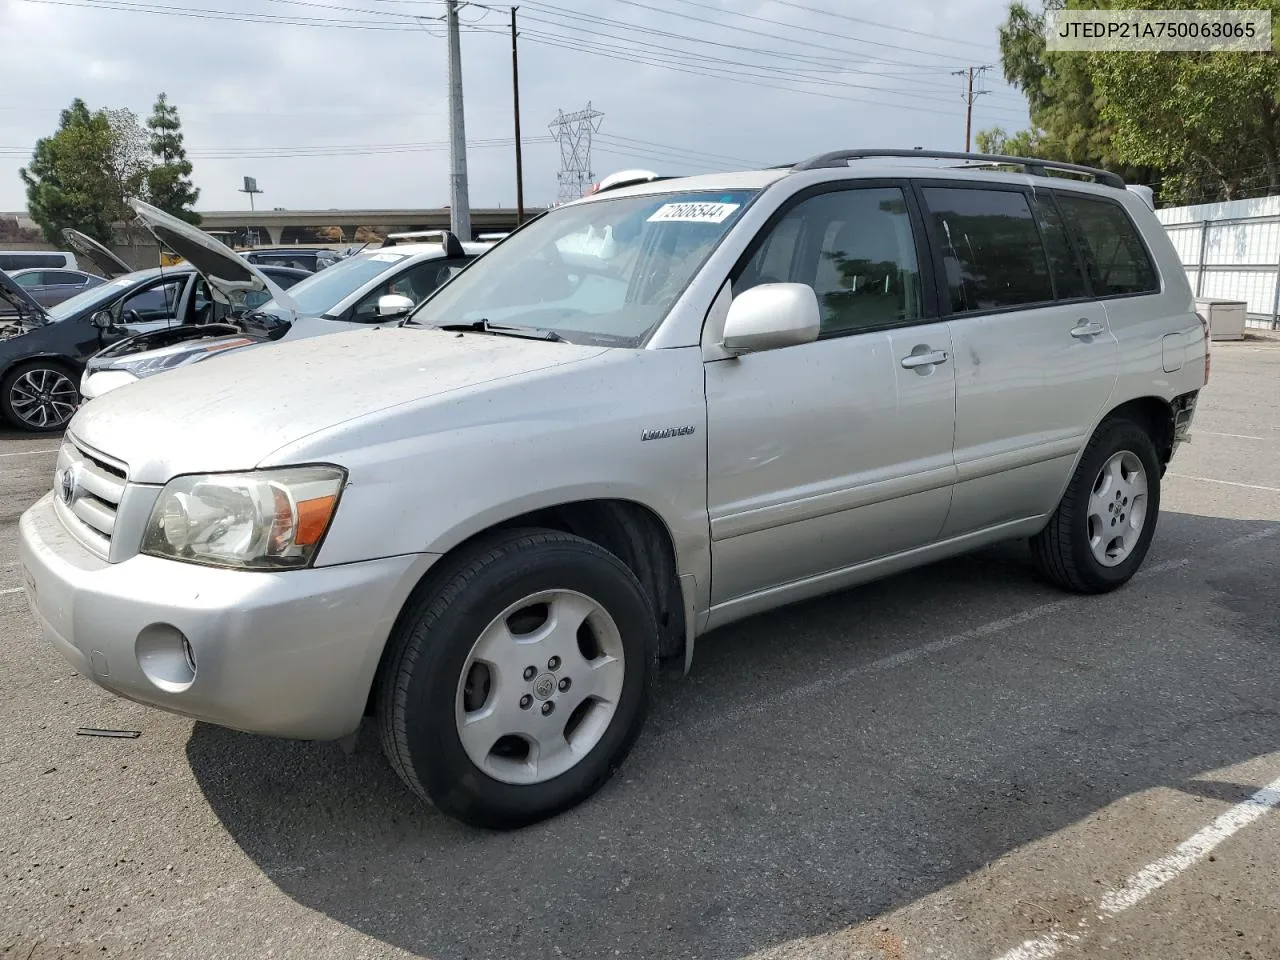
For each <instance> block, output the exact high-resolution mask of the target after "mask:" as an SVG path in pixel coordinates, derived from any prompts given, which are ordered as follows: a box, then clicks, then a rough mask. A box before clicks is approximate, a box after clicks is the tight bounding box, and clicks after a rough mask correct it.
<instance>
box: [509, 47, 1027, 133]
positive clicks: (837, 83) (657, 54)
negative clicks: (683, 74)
mask: <svg viewBox="0 0 1280 960" xmlns="http://www.w3.org/2000/svg"><path fill="white" fill-rule="evenodd" d="M571 29H572V28H571ZM523 35H524V36H525V37H526V38H527V39H528V40H529V41H530V42H532V43H544V44H548V45H552V46H556V45H560V46H564V45H566V44H577V45H579V47H580V48H587V47H590V48H592V50H593V51H594V52H604V53H608V54H610V55H614V54H621V55H625V54H631V55H633V56H635V57H642V58H644V59H638V60H636V61H635V62H642V63H647V64H649V65H652V66H658V65H666V64H678V65H680V66H683V67H689V68H692V69H694V70H700V71H703V72H702V73H700V74H699V75H702V76H713V77H720V76H723V75H725V74H728V75H731V76H738V77H747V78H752V79H756V80H770V81H771V80H791V81H794V82H797V83H808V84H814V85H817V86H824V87H831V88H850V89H862V90H869V91H872V92H874V93H879V94H882V95H884V96H886V97H892V96H902V97H909V98H911V99H912V100H923V101H926V102H932V103H939V104H942V103H948V102H950V100H949V98H947V97H942V96H927V95H925V92H924V91H922V90H920V89H912V88H902V89H895V88H893V87H887V86H878V85H875V84H868V83H854V82H852V81H848V80H838V79H833V78H830V77H812V76H809V75H807V74H804V73H799V72H795V71H789V70H786V69H783V68H776V67H772V66H768V65H762V64H753V63H747V62H745V61H741V60H731V59H728V58H724V57H714V56H711V55H709V54H701V55H698V54H694V53H692V52H689V53H686V52H685V51H682V50H672V49H670V48H669V47H661V46H659V45H656V44H648V43H644V42H643V41H632V40H629V39H626V38H617V39H619V40H620V41H621V43H622V44H623V45H621V46H620V45H618V44H614V43H608V42H606V41H601V40H588V39H585V38H582V37H576V36H556V35H554V34H548V33H544V32H541V31H537V30H527V29H526V30H525V31H524V32H523ZM632 44H634V45H640V46H643V47H653V48H655V49H653V50H650V49H638V50H633V49H632V48H631V46H630V45H632ZM587 52H592V51H587ZM624 59H625V57H624ZM715 64H721V65H723V66H725V67H737V68H742V69H737V70H725V69H715V70H713V65H715ZM709 70H710V71H712V72H709V73H708V72H706V71H709ZM761 71H768V72H761ZM872 76H874V74H872ZM788 89H791V88H788ZM925 89H926V90H927V91H930V92H932V91H933V90H937V91H939V92H943V91H946V92H949V88H943V87H928V88H925ZM796 92H809V91H802V90H797V91H796ZM855 102H860V101H856V100H855ZM868 102H871V101H868ZM888 105H891V106H892V105H894V104H893V103H892V101H890V102H889V103H888ZM1011 118H1012V115H1011Z"/></svg>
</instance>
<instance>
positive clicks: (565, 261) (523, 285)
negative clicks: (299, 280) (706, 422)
mask: <svg viewBox="0 0 1280 960" xmlns="http://www.w3.org/2000/svg"><path fill="white" fill-rule="evenodd" d="M755 194H756V191H754V190H729V191H705V192H698V193H679V194H670V193H669V194H646V195H645V196H639V197H619V198H617V199H611V200H597V201H592V202H589V203H582V204H573V205H570V206H566V207H562V208H561V209H559V210H554V211H552V212H551V213H548V214H545V215H544V216H543V217H542V218H541V219H539V220H536V221H534V222H533V223H530V224H529V226H527V227H525V228H524V229H523V230H521V231H519V232H518V233H515V234H513V235H512V236H511V237H510V238H509V239H507V240H505V241H504V242H502V243H501V244H499V245H498V246H496V247H494V248H493V249H492V250H490V251H489V252H488V253H486V254H485V255H484V256H483V257H481V258H480V259H478V260H476V261H475V263H474V264H472V265H471V266H470V267H469V268H468V269H466V270H464V271H462V272H461V273H460V274H458V275H457V276H456V277H454V278H453V279H452V280H451V281H449V282H448V283H447V284H445V285H444V286H442V287H441V288H440V290H439V292H438V293H437V294H436V295H435V296H433V297H431V298H430V299H429V300H427V301H426V302H425V303H424V304H423V305H422V307H421V308H420V309H419V310H418V311H417V312H416V313H415V314H414V315H413V322H414V323H417V324H427V325H433V326H439V325H442V324H454V323H475V322H477V321H479V320H487V321H489V323H491V324H494V325H507V326H521V327H537V328H539V329H546V330H553V331H555V332H556V333H558V334H560V335H561V336H562V337H564V338H565V339H566V340H572V341H576V342H579V343H602V344H608V345H610V346H639V345H640V344H641V343H643V342H644V339H645V338H646V337H647V336H648V335H649V333H650V332H651V331H652V330H653V329H654V328H655V327H657V325H658V324H659V323H660V322H661V321H662V319H663V318H664V317H665V316H666V315H667V311H668V310H670V309H671V305H672V304H673V303H675V301H676V298H677V297H679V296H680V294H681V293H682V292H683V291H684V289H685V287H686V286H687V285H688V283H689V281H690V280H691V279H692V278H693V276H694V274H695V273H697V271H698V269H699V268H700V267H701V266H702V264H703V262H704V261H705V260H706V258H707V256H708V255H709V254H710V253H711V251H712V250H713V249H714V248H715V246H716V244H717V243H719V242H720V239H721V238H722V237H724V236H725V235H726V234H727V233H728V232H729V230H730V229H731V228H732V227H733V224H734V223H735V222H736V221H737V219H738V218H739V217H740V216H741V215H742V211H743V210H744V209H745V208H746V206H747V204H748V203H749V202H750V201H751V199H752V198H753V197H754V196H755ZM331 269H335V270H336V269H339V268H338V267H334V268H331ZM299 286H301V284H300V285H299Z"/></svg>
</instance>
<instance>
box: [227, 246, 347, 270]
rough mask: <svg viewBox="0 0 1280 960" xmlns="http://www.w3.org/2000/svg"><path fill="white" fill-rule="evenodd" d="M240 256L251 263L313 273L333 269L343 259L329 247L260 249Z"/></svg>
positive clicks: (248, 251)
mask: <svg viewBox="0 0 1280 960" xmlns="http://www.w3.org/2000/svg"><path fill="white" fill-rule="evenodd" d="M240 256H242V257H243V258H244V259H246V260H248V261H249V262H250V263H256V264H261V265H264V266H275V267H297V268H298V269H300V270H309V271H311V272H312V273H315V272H316V271H317V270H323V269H324V268H325V267H331V266H333V265H334V264H335V263H337V262H338V261H339V260H341V259H342V254H341V253H340V252H339V251H337V250H330V249H328V248H327V247H260V248H258V249H257V250H245V251H243V252H242V253H241V254H240Z"/></svg>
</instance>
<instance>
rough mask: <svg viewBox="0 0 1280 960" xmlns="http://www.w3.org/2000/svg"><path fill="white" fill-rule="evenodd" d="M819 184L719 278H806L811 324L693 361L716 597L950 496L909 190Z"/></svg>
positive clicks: (951, 394) (876, 537)
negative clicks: (817, 326)
mask: <svg viewBox="0 0 1280 960" xmlns="http://www.w3.org/2000/svg"><path fill="white" fill-rule="evenodd" d="M862 183H865V181H863V182H862ZM816 189H817V191H818V192H812V191H808V192H805V193H801V194H800V195H798V196H797V197H796V198H793V200H791V201H790V202H789V204H788V206H787V207H784V208H783V210H782V211H780V212H779V214H778V215H775V217H774V218H773V220H772V221H771V222H770V225H768V226H766V228H765V229H764V231H762V234H761V236H760V237H759V238H757V240H756V241H755V243H754V244H753V249H754V252H753V253H752V254H751V256H750V258H749V260H748V262H746V263H745V265H744V266H743V267H742V268H741V269H740V270H739V271H737V273H736V275H735V276H733V277H731V278H730V283H731V285H732V290H733V292H734V293H741V292H742V291H743V290H745V289H748V288H749V287H752V286H755V285H757V284H761V283H770V282H793V283H805V284H808V285H810V286H811V287H812V288H813V289H814V291H815V293H816V294H817V296H818V302H819V305H820V307H821V311H822V328H821V334H820V337H819V339H818V340H817V341H815V342H813V343H808V344H803V345H799V346H793V347H787V348H783V349H778V350H770V351H763V352H760V353H755V354H747V355H744V356H742V357H738V358H733V359H724V360H712V361H709V362H708V363H706V365H705V373H706V393H707V444H708V504H709V510H710V520H711V538H712V582H711V592H712V604H713V605H716V604H723V603H728V602H731V601H734V600H736V599H740V598H746V597H748V596H750V595H752V594H756V593H759V592H761V591H766V590H769V589H770V588H778V587H784V588H785V587H786V586H787V585H795V586H797V587H801V588H803V587H804V581H806V580H812V579H814V578H817V579H818V580H819V581H821V580H823V579H825V577H824V575H826V574H835V573H836V572H837V571H840V570H842V569H844V568H847V567H850V566H853V565H856V564H859V563H862V562H864V561H868V560H874V559H876V558H878V557H884V556H888V555H890V554H894V553H898V552H900V551H903V550H908V549H911V548H913V547H919V546H922V545H924V544H928V543H930V542H932V541H934V540H935V539H936V538H937V537H938V534H939V532H940V530H941V529H942V525H943V522H944V519H945V517H946V514H947V509H948V506H949V504H950V500H951V489H952V482H953V477H954V469H955V468H954V462H953V459H952V452H951V448H952V434H953V429H954V417H955V374H954V370H955V365H954V363H953V362H952V356H953V352H954V351H953V349H952V343H951V334H950V331H949V329H948V327H947V324H945V323H940V322H937V321H936V320H935V319H932V318H929V317H926V315H925V314H926V310H925V306H924V305H925V303H926V302H927V298H926V297H925V295H924V290H923V289H922V279H921V272H920V268H919V264H920V262H921V260H922V259H923V257H922V255H921V252H920V248H919V246H918V241H919V237H918V235H917V234H918V231H917V229H916V227H915V224H916V223H918V220H917V218H916V217H915V216H913V215H912V212H911V207H910V205H911V203H912V201H911V200H910V199H909V198H908V196H907V195H906V193H905V192H904V189H903V187H902V186H901V185H899V184H887V183H875V184H872V185H860V186H856V187H854V186H848V185H837V186H836V188H835V189H832V187H831V186H825V187H822V188H816ZM810 592H816V591H810Z"/></svg>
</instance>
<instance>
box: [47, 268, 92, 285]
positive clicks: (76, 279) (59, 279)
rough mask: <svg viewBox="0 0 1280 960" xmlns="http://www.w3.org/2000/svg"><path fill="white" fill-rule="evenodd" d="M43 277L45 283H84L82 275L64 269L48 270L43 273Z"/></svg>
mask: <svg viewBox="0 0 1280 960" xmlns="http://www.w3.org/2000/svg"><path fill="white" fill-rule="evenodd" d="M44 278H45V279H44V282H45V283H58V284H75V285H77V286H79V285H80V284H82V283H84V277H82V276H80V274H78V273H70V272H68V271H66V270H52V271H49V272H47V273H45V275H44Z"/></svg>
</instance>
